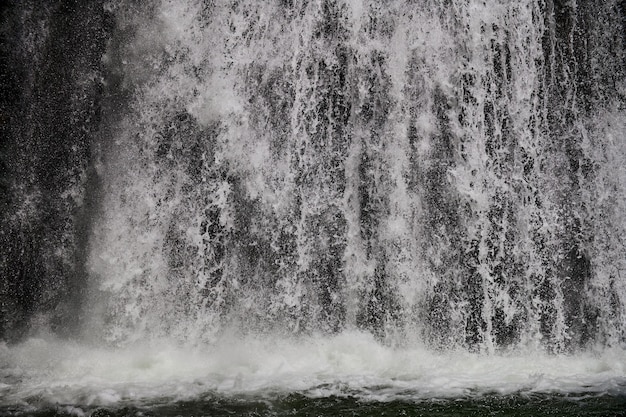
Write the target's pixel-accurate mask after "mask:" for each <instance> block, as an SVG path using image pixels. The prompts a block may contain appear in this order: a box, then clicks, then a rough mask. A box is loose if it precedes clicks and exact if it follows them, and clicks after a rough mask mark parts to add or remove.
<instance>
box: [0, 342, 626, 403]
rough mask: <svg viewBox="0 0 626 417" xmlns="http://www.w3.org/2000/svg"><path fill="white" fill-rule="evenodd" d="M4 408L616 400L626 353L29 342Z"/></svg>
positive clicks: (13, 363)
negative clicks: (260, 401) (257, 401)
mask: <svg viewBox="0 0 626 417" xmlns="http://www.w3.org/2000/svg"><path fill="white" fill-rule="evenodd" d="M0 365H2V369H3V371H2V372H3V375H2V377H3V380H4V381H5V382H4V383H3V385H2V386H0V393H1V394H2V397H3V398H4V400H3V402H4V403H5V404H6V403H9V404H11V403H13V404H15V405H24V406H26V405H28V406H30V407H44V406H50V405H57V404H58V405H63V404H78V405H82V406H94V405H97V406H122V405H124V404H142V403H148V404H150V403H159V402H175V401H183V400H194V399H198V398H202V397H203V396H206V395H221V396H226V397H228V396H232V395H254V396H257V397H259V398H263V397H271V396H272V395H275V394H277V393H284V392H299V393H304V394H305V395H307V396H311V397H320V396H325V397H327V396H331V395H334V396H339V397H342V396H352V397H356V398H361V399H363V400H366V401H391V400H397V399H401V400H423V399H445V398H468V397H474V396H479V395H481V394H486V393H489V394H493V393H496V394H502V395H505V394H511V393H515V394H520V395H532V394H536V393H550V394H570V395H574V396H579V397H584V396H586V395H599V394H619V393H623V392H624V389H626V355H625V354H624V352H623V350H620V349H614V350H604V351H602V352H600V353H592V352H590V353H584V354H578V355H571V356H565V355H563V356H554V355H550V354H547V353H539V352H516V353H511V354H501V355H494V356H490V355H479V354H472V353H468V352H466V351H448V352H444V353H441V352H440V353H436V352H433V351H432V350H430V349H427V348H424V347H410V348H407V347H403V348H390V347H386V346H382V345H381V344H380V343H378V342H376V341H375V340H374V339H373V337H372V336H371V335H369V334H365V333H362V332H344V333H342V334H339V335H336V336H332V337H314V338H303V339H300V340H296V341H292V342H287V341H284V340H268V339H267V338H265V339H263V340H259V339H252V338H247V339H241V338H239V337H233V338H232V339H230V340H229V339H224V340H223V341H221V343H219V344H217V345H215V346H210V347H209V346H204V347H201V348H180V347H177V346H172V345H171V342H170V341H160V342H157V341H154V342H153V343H151V344H137V345H134V346H132V347H126V348H120V349H110V348H104V347H94V346H84V345H80V344H77V343H70V342H67V341H59V340H54V339H48V340H46V339H30V340H28V341H27V342H25V343H23V344H21V345H19V346H15V347H12V348H11V349H9V348H6V347H3V348H2V350H1V351H0Z"/></svg>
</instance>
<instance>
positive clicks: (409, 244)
mask: <svg viewBox="0 0 626 417" xmlns="http://www.w3.org/2000/svg"><path fill="white" fill-rule="evenodd" d="M617 7H618V6H617V3H615V4H613V3H612V2H605V3H603V4H602V5H594V4H591V3H585V2H583V3H580V4H559V3H552V2H539V1H525V2H502V1H495V0H494V1H487V2H482V3H481V2H467V1H451V2H444V3H441V4H440V3H439V2H430V3H429V2H419V3H417V4H411V3H410V2H409V3H407V2H400V1H397V2H391V3H390V4H388V5H387V4H386V5H384V6H383V5H381V4H378V3H377V2H371V3H369V2H324V1H320V2H270V3H263V4H259V3H257V2H254V1H250V2H245V1H243V2H233V3H228V2H224V3H219V2H218V3H215V4H214V3H210V2H199V1H195V2H193V1H189V2H182V3H181V2H168V1H163V2H153V3H151V4H149V5H146V6H137V5H134V6H128V5H125V4H123V3H120V4H114V5H111V6H110V8H111V13H113V14H114V15H115V17H116V21H117V25H118V26H117V27H116V30H115V31H114V32H113V35H112V38H111V41H110V42H109V46H108V49H107V51H106V54H105V58H104V60H105V66H106V71H108V73H109V74H111V75H110V78H114V79H115V80H117V82H116V83H110V84H108V83H107V81H106V80H105V88H106V89H107V92H106V93H105V97H107V98H106V100H108V103H107V104H105V105H104V106H105V108H106V109H108V110H109V111H108V113H111V114H112V115H110V118H111V121H110V122H108V124H107V123H105V127H104V129H103V131H104V132H105V133H103V134H102V135H101V137H100V138H99V143H100V146H101V149H100V157H101V158H102V163H101V166H100V168H99V175H100V177H101V180H102V182H103V186H102V199H101V201H100V206H99V214H98V216H97V218H96V219H95V220H94V227H93V231H92V233H91V235H90V238H89V239H90V240H89V248H90V250H89V255H88V261H87V263H88V272H89V273H88V275H89V277H90V278H89V280H90V288H91V289H92V292H93V294H92V296H93V297H94V299H93V303H95V304H97V305H99V309H98V311H99V313H100V317H99V319H100V320H101V323H100V325H101V328H100V329H99V330H98V331H102V332H104V334H105V335H106V338H107V339H108V340H110V341H113V342H115V343H124V342H126V341H129V340H136V339H141V338H144V337H153V336H157V337H161V336H168V337H174V338H176V339H180V340H185V341H191V342H198V341H211V340H213V339H214V338H215V337H217V336H218V335H219V334H220V333H221V332H223V331H224V329H230V330H232V329H233V328H236V329H238V330H237V331H242V332H244V333H247V332H271V331H280V332H281V333H282V334H284V335H285V336H288V335H289V334H296V335H297V334H302V333H310V332H322V333H331V334H332V333H334V332H341V331H343V330H345V329H354V328H359V329H364V330H366V331H369V332H371V333H372V334H374V335H376V337H378V338H379V339H381V340H384V341H386V342H387V343H392V344H395V343H405V342H406V341H407V340H421V341H426V342H427V343H428V344H430V345H432V346H440V347H464V348H469V349H477V350H480V351H489V352H493V351H494V350H496V349H498V348H501V347H510V346H515V345H524V346H529V345H533V346H543V347H546V348H548V349H550V350H554V351H562V350H568V349H571V348H577V347H580V346H584V345H586V344H589V343H592V342H593V343H600V344H607V345H616V344H620V343H622V342H623V337H624V326H623V323H624V320H623V317H624V314H625V311H624V303H623V298H624V295H625V294H626V293H625V292H624V283H623V280H621V278H620V276H621V274H622V271H623V270H624V260H623V257H622V256H621V253H622V249H623V242H621V237H620V236H621V235H622V233H623V231H624V226H625V223H624V221H623V217H622V215H621V211H622V210H620V208H623V207H624V202H625V201H626V200H625V190H624V186H623V184H624V181H623V180H624V179H625V178H626V177H625V176H624V175H625V170H624V168H623V167H622V165H623V164H622V161H623V156H624V152H625V151H626V147H625V146H624V145H623V142H624V141H623V139H624V123H623V121H622V119H623V115H624V109H623V105H624V102H623V93H624V90H623V88H624V84H623V82H624V77H623V74H624V68H623V50H622V49H620V48H621V46H622V42H623V39H622V38H619V33H618V32H619V31H618V30H616V29H615V28H613V25H612V24H611V22H618V21H619V14H618V15H614V14H613V13H615V10H616V8H617ZM612 31H613V32H612ZM607 33H615V36H614V37H613V38H612V39H607V38H610V37H609V36H607ZM620 83H621V84H620ZM613 86H614V87H613ZM120 97H124V98H123V99H120ZM120 102H121V104H120V105H119V106H118V103H120ZM90 323H91V324H93V323H92V322H90Z"/></svg>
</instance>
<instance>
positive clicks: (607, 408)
mask: <svg viewBox="0 0 626 417" xmlns="http://www.w3.org/2000/svg"><path fill="white" fill-rule="evenodd" d="M0 415H3V416H33V417H57V416H58V417H61V416H64V417H65V416H91V417H105V416H106V417H108V416H115V417H140V416H141V417H151V416H155V417H156V416H171V417H174V416H185V417H191V416H194V417H198V416H249V417H252V416H306V417H309V416H310V417H313V416H446V417H452V416H603V417H604V416H615V417H618V416H625V417H626V396H625V395H618V396H611V395H602V396H582V397H579V396H570V395H548V394H526V395H519V394H518V395H508V396H501V395H483V396H480V397H475V398H457V399H430V400H424V401H414V402H412V401H406V400H402V401H389V402H381V401H364V400H361V399H357V398H354V397H337V396H330V397H324V398H309V397H306V396H303V395H301V394H289V395H277V396H275V397H274V398H259V397H256V398H255V397H212V396H208V397H206V398H201V399H198V400H194V401H184V402H174V403H169V402H168V400H167V399H163V402H162V403H158V402H157V403H153V404H144V405H141V406H137V405H128V406H124V407H121V408H115V409H113V408H84V409H83V408H80V407H77V406H70V405H57V406H55V407H49V408H47V409H40V410H33V409H31V410H24V409H19V408H11V407H4V408H2V409H0Z"/></svg>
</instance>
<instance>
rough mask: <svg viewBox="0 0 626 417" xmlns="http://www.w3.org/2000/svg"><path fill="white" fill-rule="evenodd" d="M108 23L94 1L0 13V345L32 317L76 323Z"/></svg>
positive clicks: (94, 188)
mask: <svg viewBox="0 0 626 417" xmlns="http://www.w3.org/2000/svg"><path fill="white" fill-rule="evenodd" d="M112 25H113V21H112V19H111V16H109V15H108V14H107V13H106V12H105V11H104V9H103V6H102V2H80V1H54V2H46V3H45V4H44V3H39V2H18V1H15V2H9V3H8V4H7V5H5V6H4V8H3V10H2V50H1V54H2V59H1V60H0V61H1V62H2V68H1V69H0V70H1V74H0V88H1V89H2V93H1V94H0V96H1V97H2V103H0V106H1V107H0V114H1V117H2V125H1V129H2V133H1V135H2V142H1V144H0V146H1V148H0V156H1V159H0V160H1V161H2V162H1V164H2V171H1V172H0V181H1V184H2V197H0V198H1V199H2V201H1V207H0V209H1V211H0V239H1V242H2V243H1V244H0V302H1V305H0V314H1V315H0V335H1V336H0V337H3V338H7V339H14V338H16V337H19V336H20V335H21V334H23V333H24V332H25V331H26V330H27V328H26V325H27V324H28V322H29V320H30V319H32V318H33V317H34V316H35V315H40V316H41V317H47V319H48V320H50V324H51V325H52V327H53V328H54V329H58V330H60V331H62V332H63V331H66V330H68V329H71V328H72V327H73V326H74V325H76V324H77V322H78V320H79V319H80V308H79V307H80V303H81V294H82V291H83V284H82V283H83V282H84V279H85V271H84V260H85V256H86V253H87V237H88V234H89V229H90V222H91V220H90V217H91V215H92V214H93V212H94V210H96V204H97V203H96V200H97V197H96V196H97V193H98V180H97V177H96V176H95V175H94V167H93V163H94V141H93V138H94V136H95V134H96V132H97V131H98V129H99V123H100V113H101V105H100V103H101V99H102V94H103V80H102V70H101V67H102V55H103V53H104V51H105V48H106V42H107V38H108V36H109V35H108V34H109V33H110V31H111V29H112Z"/></svg>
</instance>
